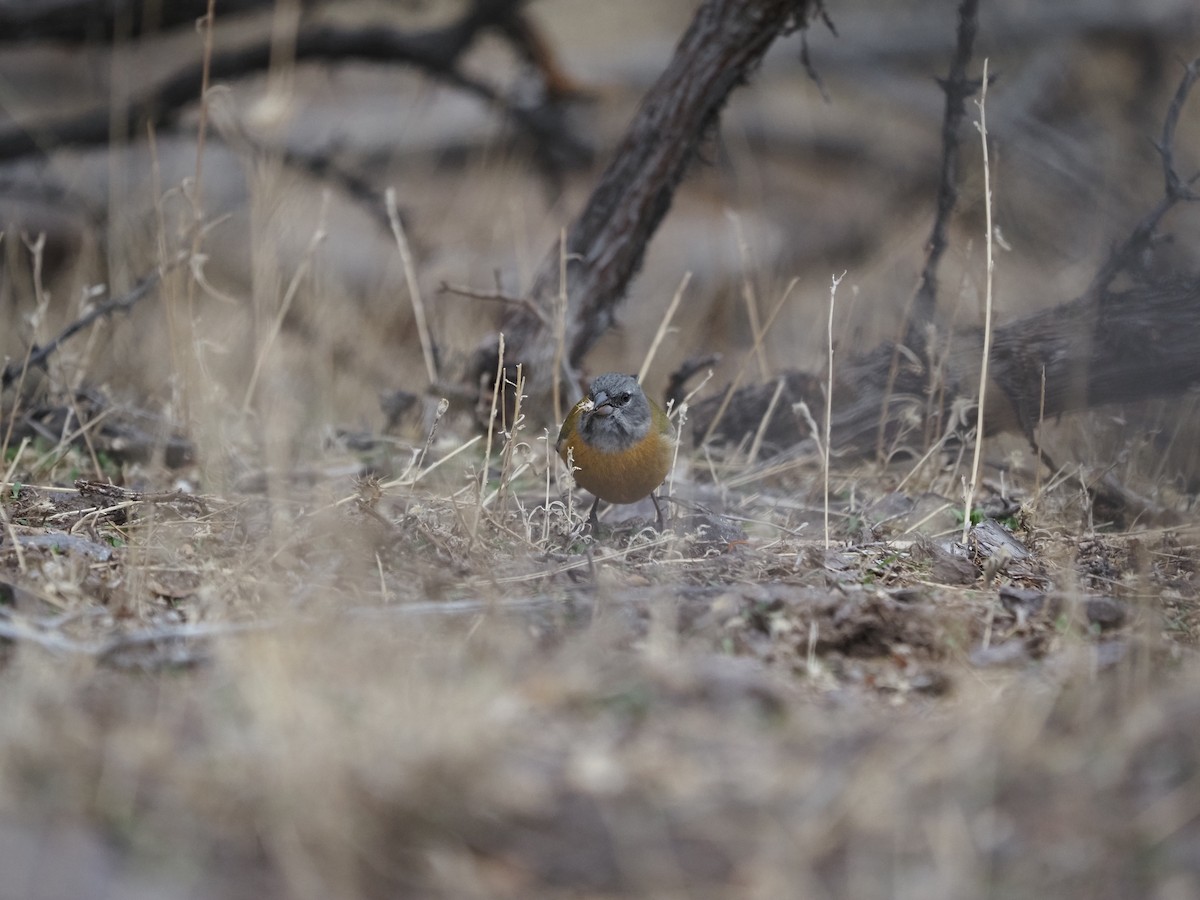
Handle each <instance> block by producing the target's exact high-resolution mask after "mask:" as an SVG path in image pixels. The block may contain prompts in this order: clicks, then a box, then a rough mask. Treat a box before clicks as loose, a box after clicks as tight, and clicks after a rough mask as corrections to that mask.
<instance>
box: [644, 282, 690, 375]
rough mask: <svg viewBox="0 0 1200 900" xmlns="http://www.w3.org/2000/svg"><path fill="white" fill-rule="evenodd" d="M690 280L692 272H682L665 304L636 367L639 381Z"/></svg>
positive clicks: (652, 359) (652, 358)
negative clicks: (669, 298)
mask: <svg viewBox="0 0 1200 900" xmlns="http://www.w3.org/2000/svg"><path fill="white" fill-rule="evenodd" d="M691 280H692V273H691V272H684V274H683V280H682V281H680V282H679V287H677V288H676V289H675V296H674V297H672V298H671V302H670V303H669V304H668V305H667V311H666V312H665V313H663V317H662V321H661V322H659V323H658V331H656V332H654V340H652V341H651V342H650V349H649V350H647V351H646V358H645V359H643V360H642V367H641V368H640V369H638V373H637V380H638V381H639V382H643V381H645V380H646V373H647V372H649V371H650V364H651V363H652V362H654V354H656V353H657V352H658V347H659V344H661V343H662V339H663V337H664V336H665V335H666V333H667V330H668V329H669V328H670V327H671V319H672V318H674V316H675V310H677V309H679V301H680V300H682V299H683V292H684V291H686V290H687V286H688V283H689V282H690V281H691Z"/></svg>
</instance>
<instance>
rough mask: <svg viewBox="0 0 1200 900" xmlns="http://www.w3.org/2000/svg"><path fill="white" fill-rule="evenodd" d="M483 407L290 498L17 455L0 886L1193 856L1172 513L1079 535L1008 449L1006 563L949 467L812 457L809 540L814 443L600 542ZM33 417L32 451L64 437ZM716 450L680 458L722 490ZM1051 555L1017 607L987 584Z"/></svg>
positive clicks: (958, 891) (936, 871) (968, 881)
mask: <svg viewBox="0 0 1200 900" xmlns="http://www.w3.org/2000/svg"><path fill="white" fill-rule="evenodd" d="M499 441H500V443H499V444H498V445H497V447H496V448H495V449H494V450H493V451H492V453H491V455H492V459H493V461H494V462H497V463H498V465H497V468H496V469H495V470H494V471H495V476H494V478H493V477H491V476H489V477H488V479H487V480H486V482H484V483H483V491H482V492H481V491H480V484H481V483H480V482H479V481H478V479H479V477H480V475H481V474H482V472H483V469H482V466H483V453H482V448H481V445H479V444H478V443H474V444H472V445H471V446H470V447H467V448H466V449H465V450H463V451H462V452H459V453H455V451H456V450H457V449H458V448H459V446H460V445H459V444H458V443H457V441H456V439H454V438H452V437H449V436H445V435H443V436H442V437H440V438H435V439H434V441H433V442H432V446H430V447H429V448H428V450H427V451H426V450H425V449H424V444H423V442H415V443H414V444H413V445H412V446H411V447H407V446H399V447H396V448H394V449H393V450H392V451H390V453H389V455H388V458H390V459H392V460H394V461H395V464H396V466H397V467H398V468H404V467H409V468H410V469H411V461H412V460H413V459H414V458H417V457H418V456H419V455H420V454H421V453H422V452H424V453H426V456H427V458H428V459H429V460H430V462H427V463H426V464H425V466H426V468H425V469H424V470H422V471H425V472H428V474H427V475H424V476H423V477H420V478H415V477H412V476H410V477H409V479H408V480H407V481H405V480H403V479H400V478H397V479H393V481H392V482H390V483H389V484H390V486H389V487H387V488H381V487H380V485H379V483H378V481H376V482H373V483H371V482H364V483H362V484H360V485H359V487H358V488H354V486H353V485H352V484H351V482H350V480H349V479H348V478H347V477H346V476H342V475H336V474H334V475H330V476H321V475H320V474H319V472H320V471H321V470H322V469H323V470H325V471H328V472H334V473H336V472H337V471H339V470H344V469H345V466H344V465H343V464H344V463H345V462H346V461H348V460H347V457H346V455H345V452H344V451H339V450H336V449H331V450H330V451H327V452H326V453H325V454H324V455H323V458H321V459H319V460H314V461H313V462H314V468H313V471H314V472H316V473H318V474H316V475H314V476H312V477H310V478H309V479H307V483H304V484H302V483H301V482H300V481H296V480H293V481H290V482H288V488H287V496H286V498H285V497H282V496H274V497H271V498H268V497H267V496H265V495H262V494H254V493H249V494H247V493H223V494H221V495H205V496H203V497H200V498H199V499H196V498H194V497H192V496H190V495H183V494H175V493H170V492H164V493H160V494H145V493H142V494H138V493H135V492H131V491H129V492H127V491H122V490H119V489H111V490H110V491H109V493H108V494H107V495H103V494H102V495H100V496H97V495H95V494H94V493H88V491H89V490H94V489H85V490H84V491H79V490H71V489H55V488H51V487H48V486H35V485H26V484H24V483H21V482H20V478H19V477H18V478H17V479H16V480H14V478H13V475H11V474H10V475H9V476H8V478H9V481H8V482H7V483H6V484H5V485H3V490H4V502H3V509H4V512H5V516H6V519H7V522H8V525H7V536H6V538H5V540H4V542H3V543H0V566H2V567H3V569H2V570H0V571H2V572H3V574H2V575H0V581H2V582H3V584H4V585H5V590H6V592H7V596H6V597H5V598H4V599H5V601H6V602H5V605H4V606H3V607H0V610H2V615H0V635H2V636H3V637H4V638H5V639H6V641H7V643H6V647H5V657H4V668H3V671H2V674H0V677H2V678H3V679H4V681H5V685H6V689H5V691H4V692H3V696H2V699H0V707H2V712H3V715H2V716H0V721H2V722H3V723H4V724H3V726H0V733H2V741H3V752H2V753H0V798H2V800H0V808H2V809H3V810H4V811H5V813H4V816H3V820H2V821H0V857H2V858H3V862H4V868H5V871H6V872H8V873H15V874H13V875H12V876H11V877H12V878H14V879H15V880H14V881H9V882H8V883H9V884H17V885H20V884H26V885H32V884H34V883H35V882H39V881H41V880H42V879H44V878H45V877H46V874H47V872H48V871H49V870H48V869H47V868H46V866H52V867H53V869H54V871H56V872H62V873H66V874H64V875H63V876H62V877H64V878H67V879H71V878H78V879H80V880H81V881H80V883H87V884H91V885H104V889H105V890H108V891H109V892H110V893H114V894H122V893H134V892H137V891H145V890H157V891H160V893H159V894H158V896H168V897H173V896H180V897H183V896H188V897H196V896H200V897H208V896H212V897H218V896H221V897H231V896H247V897H249V896H258V897H264V896H280V897H285V896H286V897H328V896H338V897H346V898H355V897H364V898H365V897H395V896H447V897H462V896H489V897H492V896H511V897H527V896H546V897H557V896H564V897H565V896H577V895H578V894H579V893H580V892H582V893H585V894H588V895H592V896H610V895H629V894H637V895H654V896H676V895H678V896H684V895H687V896H695V895H700V896H714V897H717V896H730V897H732V896H779V895H781V894H780V892H783V893H785V894H788V895H802V896H855V897H861V896H883V895H887V896H906V895H910V894H915V893H918V892H920V893H922V894H925V895H935V896H976V895H981V894H984V893H989V894H995V895H998V896H1028V895H1030V894H1032V893H1039V892H1040V891H1042V890H1045V889H1046V886H1047V885H1057V886H1058V888H1056V890H1057V891H1058V892H1059V894H1060V895H1062V896H1078V897H1085V896H1086V897H1123V896H1132V895H1149V894H1151V893H1152V892H1153V890H1155V889H1158V888H1160V887H1163V886H1165V888H1164V889H1166V888H1169V889H1171V890H1176V889H1178V890H1182V889H1184V888H1187V889H1188V890H1190V888H1191V887H1192V886H1193V885H1195V884H1200V882H1197V881H1196V878H1197V877H1198V873H1197V872H1196V870H1195V869H1194V867H1193V861H1194V859H1195V857H1194V856H1193V855H1191V854H1190V852H1189V850H1188V848H1190V847H1192V846H1193V843H1194V841H1195V840H1196V839H1197V837H1198V835H1197V832H1196V822H1197V819H1196V814H1197V813H1198V812H1200V806H1198V805H1197V804H1198V803H1200V788H1197V782H1196V780H1195V775H1194V772H1195V771H1196V767H1197V765H1198V764H1200V758H1197V751H1196V745H1195V742H1194V741H1192V740H1191V739H1190V737H1189V735H1190V734H1191V732H1192V731H1193V730H1194V729H1195V728H1196V727H1197V726H1200V705H1197V703H1196V701H1195V699H1194V691H1191V690H1190V688H1189V686H1188V682H1189V680H1190V678H1192V677H1194V675H1195V674H1196V671H1197V663H1196V661H1195V660H1194V652H1193V648H1194V647H1195V644H1196V640H1197V636H1198V635H1200V603H1198V602H1197V599H1196V591H1195V584H1194V568H1195V565H1196V560H1197V555H1198V550H1200V548H1198V546H1197V541H1196V530H1195V528H1194V527H1177V528H1170V529H1158V530H1154V529H1140V530H1137V531H1130V532H1125V533H1120V532H1107V533H1106V532H1104V531H1097V532H1093V533H1086V534H1084V533H1080V531H1079V529H1078V524H1077V523H1078V518H1079V515H1080V507H1079V492H1078V488H1077V486H1076V485H1074V484H1073V483H1072V481H1071V480H1069V479H1059V480H1058V481H1057V483H1053V482H1052V483H1051V484H1050V485H1047V486H1045V487H1043V492H1042V494H1041V496H1039V497H1038V498H1037V500H1038V505H1039V511H1038V512H1037V513H1034V512H1032V511H1031V509H1030V507H1029V505H1028V504H1029V501H1031V500H1032V499H1033V498H1032V494H1031V493H1027V492H1031V487H1029V488H1027V487H1023V486H1022V484H1021V483H1020V479H1017V481H1016V483H1013V482H1012V481H1008V482H1007V491H1008V494H1007V496H1006V497H1003V498H1001V497H999V496H997V495H996V494H995V493H994V492H993V494H992V495H991V496H990V497H989V498H988V502H989V503H994V504H1001V502H1002V501H1003V502H1005V503H1010V502H1015V503H1017V504H1021V503H1022V502H1024V506H1022V507H1021V509H1022V510H1023V511H1022V512H1020V513H1019V514H1018V516H1017V521H1018V523H1019V524H1018V526H1017V535H1018V537H1019V538H1020V539H1021V540H1022V541H1023V543H1024V544H1025V545H1026V546H1027V547H1028V548H1029V549H1030V551H1031V553H1032V555H1031V557H1030V558H1029V559H1027V560H1005V559H1001V560H1000V562H998V563H997V562H996V561H995V560H993V561H992V562H991V563H990V564H989V562H988V560H986V559H982V558H980V557H978V556H977V557H976V558H975V559H974V560H973V561H971V562H969V563H968V562H965V561H964V562H960V563H959V564H951V563H948V562H947V561H946V559H945V553H944V551H941V550H939V549H938V545H939V542H940V541H941V540H944V539H945V538H947V537H948V536H949V535H950V534H951V533H953V532H955V531H956V530H957V527H958V526H957V525H956V523H955V522H954V520H953V518H952V516H951V514H950V513H949V512H948V510H949V509H950V508H951V507H952V506H953V501H952V500H951V499H949V498H950V496H952V494H949V493H948V495H947V496H945V497H943V498H933V497H931V495H930V493H929V490H930V489H933V488H935V487H936V484H935V483H934V481H936V479H934V481H930V480H928V479H922V478H921V477H920V476H915V477H910V478H909V482H908V488H907V490H906V492H905V493H903V494H896V493H889V485H893V484H896V483H898V482H899V481H900V480H901V479H902V478H903V477H905V476H906V475H910V473H909V472H907V471H905V470H902V469H899V468H897V469H895V470H894V471H887V470H860V471H853V472H851V471H845V470H843V471H838V470H836V469H835V471H834V472H833V473H832V474H833V495H832V502H833V504H834V509H833V510H832V512H833V513H834V515H833V517H832V521H833V523H834V529H835V531H834V537H835V539H836V541H837V547H838V549H837V550H836V551H834V552H832V553H828V554H827V553H826V552H825V551H824V550H823V549H822V547H823V541H821V540H820V539H819V538H818V536H817V531H819V528H817V527H803V525H802V521H803V519H805V518H807V517H810V516H811V517H815V516H817V515H819V514H820V509H821V506H822V503H823V491H822V490H821V489H820V488H819V487H816V485H819V483H820V478H819V473H820V472H821V470H822V467H823V461H822V460H821V459H820V458H818V457H816V456H814V457H813V458H811V459H799V460H797V461H796V462H795V464H794V466H793V467H792V469H791V470H790V471H789V472H786V473H784V474H777V475H769V474H768V475H766V476H764V477H763V478H762V479H760V480H759V481H758V482H757V483H755V484H754V485H753V490H754V493H752V494H747V493H744V492H743V491H741V490H738V489H725V490H723V491H722V492H721V495H722V498H723V504H724V507H723V508H724V511H725V515H724V516H723V517H717V516H713V515H710V514H689V513H686V512H684V511H683V509H686V508H687V507H683V508H681V509H680V511H679V512H678V513H677V521H678V523H679V526H680V530H679V531H676V532H673V533H669V534H667V535H664V536H661V537H655V536H653V535H652V533H650V532H646V531H643V530H640V526H642V525H644V524H645V520H641V519H634V520H632V521H631V522H630V523H629V524H626V525H621V526H616V527H615V528H614V530H613V531H612V532H611V533H609V534H608V535H606V536H605V537H604V538H603V539H602V540H601V541H599V542H597V543H594V544H592V543H584V542H582V541H581V540H580V539H579V538H578V537H577V534H578V527H579V525H580V524H581V520H582V515H581V513H579V512H575V513H574V518H573V519H570V518H568V516H567V507H566V506H565V505H564V504H563V503H562V502H560V500H559V497H558V495H557V492H555V491H551V492H550V493H549V494H547V491H546V488H545V483H546V482H545V478H546V472H545V471H544V468H543V467H544V465H545V456H544V455H542V454H540V453H539V452H537V451H536V450H533V449H532V448H531V447H530V445H529V444H528V443H526V438H525V437H524V436H523V435H522V433H521V431H520V429H519V427H517V428H512V429H511V430H510V434H509V437H508V438H507V439H506V438H505V437H504V435H503V434H502V435H501V437H500V438H499ZM534 443H536V442H534ZM98 449H99V450H100V451H101V452H104V448H103V447H100V448H98ZM55 450H56V452H55V454H54V458H55V459H56V460H57V462H56V463H55V465H54V466H53V467H52V468H51V469H50V470H49V471H46V472H44V473H43V477H42V479H41V484H43V485H51V484H57V483H63V482H65V481H68V480H69V477H70V473H71V471H72V470H73V469H74V468H75V467H77V466H79V465H80V464H81V463H84V461H85V460H84V457H83V455H82V454H83V453H84V452H85V451H82V450H80V449H79V448H78V445H75V446H71V445H65V444H64V445H62V446H60V447H57V448H55ZM446 457H449V460H448V462H446V463H444V464H443V465H440V466H438V465H436V464H437V462H438V461H439V460H441V459H443V458H446ZM33 458H34V454H32V453H29V452H28V450H26V452H25V453H23V454H22V455H21V457H20V459H18V460H16V466H15V472H17V473H20V472H21V471H22V464H23V461H25V460H30V459H33ZM518 459H519V460H522V464H521V465H518V464H517V462H516V461H517V460H518ZM378 462H379V457H376V464H378ZM418 469H420V466H418ZM689 472H690V474H688V473H689ZM706 472H707V470H706V469H705V468H704V467H701V466H694V465H693V466H691V467H690V468H689V469H685V470H684V475H683V477H682V478H681V479H680V481H679V483H678V484H677V488H676V493H683V494H690V495H692V496H693V497H695V498H696V499H697V500H700V501H702V502H704V501H705V500H706V498H707V499H708V501H710V502H711V500H712V499H713V498H715V497H716V488H717V485H715V484H709V483H707V482H708V476H707V474H706ZM156 473H157V474H156ZM143 477H144V478H145V479H147V480H150V481H155V480H157V481H158V482H159V483H162V484H164V485H165V484H166V478H165V473H163V472H161V471H160V470H155V469H146V470H145V474H144V476H143ZM945 486H946V487H952V479H949V478H946V479H945ZM481 497H482V499H481ZM935 499H938V500H940V501H941V502H938V503H936V504H935V502H934V500H935ZM489 500H490V502H488V501H489ZM343 501H344V502H343ZM547 501H549V502H547ZM939 509H940V512H939ZM476 516H479V519H478V524H476V519H475V517H476ZM939 517H940V518H939ZM939 522H940V523H941V524H940V525H939V524H938V523H939ZM739 523H740V524H739ZM914 527H917V532H919V533H914V531H912V529H913V528H914ZM939 531H940V532H941V534H942V536H943V537H942V538H939V537H938V532H939ZM975 563H981V564H982V566H983V569H984V570H985V571H983V572H981V571H980V569H978V568H975V567H974V566H975ZM989 565H990V566H991V569H990V571H987V570H988V567H989ZM1051 584H1052V585H1053V586H1054V590H1053V591H1052V592H1051V593H1050V595H1048V596H1047V597H1046V598H1045V602H1044V604H1043V605H1041V606H1036V604H1035V605H1033V606H1030V607H1029V608H1027V609H1026V608H1023V607H1020V606H1019V604H1018V605H1017V606H1011V604H1010V605H1002V604H1001V602H1000V601H999V600H998V599H997V597H998V594H997V591H998V589H1000V588H1002V587H1004V586H1006V585H1011V586H1013V587H1021V586H1025V587H1030V586H1041V587H1048V586H1049V585H1051ZM1096 598H1103V604H1107V605H1103V604H1102V605H1101V606H1097V607H1095V608H1093V606H1094V605H1095V604H1096V603H1100V601H1099V600H1097V599H1096ZM1089 600H1090V601H1091V603H1089ZM1010 607H1011V608H1010ZM1113 610H1116V611H1117V612H1116V613H1115V615H1119V616H1120V617H1121V618H1120V619H1119V620H1118V619H1114V618H1112V617H1111V615H1113V614H1114V613H1113ZM33 844H37V845H41V846H46V847H52V848H55V849H54V851H53V855H52V856H51V857H47V856H46V854H41V855H37V856H33V857H30V856H27V855H23V854H22V853H21V848H23V847H27V846H31V845H33ZM214 868H215V870H216V871H217V872H218V874H217V875H215V876H212V875H211V873H212V872H213V870H214ZM23 879H24V880H23ZM93 889H94V890H98V889H99V888H93ZM9 895H11V896H14V897H15V896H21V895H22V894H21V893H20V892H19V891H18V892H16V893H11V894H5V895H4V896H9ZM1181 896H1182V894H1181Z"/></svg>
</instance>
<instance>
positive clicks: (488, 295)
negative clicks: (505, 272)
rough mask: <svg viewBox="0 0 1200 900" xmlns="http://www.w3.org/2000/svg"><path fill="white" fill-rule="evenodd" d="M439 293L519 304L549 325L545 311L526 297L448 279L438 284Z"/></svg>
mask: <svg viewBox="0 0 1200 900" xmlns="http://www.w3.org/2000/svg"><path fill="white" fill-rule="evenodd" d="M438 293H439V294H456V295H458V296H459V297H469V298H471V299H472V300H484V301H487V302H489V303H503V304H506V305H508V306H519V307H521V309H524V310H525V311H526V312H528V313H529V314H530V315H534V316H537V317H538V318H539V319H540V320H541V322H542V324H543V325H545V326H546V327H547V328H550V327H551V323H550V317H549V316H547V315H546V313H545V311H544V310H543V309H542V308H541V307H540V306H538V305H537V304H536V303H534V302H533V301H532V300H530V299H529V298H528V297H516V296H513V295H512V294H505V293H503V292H501V291H481V290H477V289H476V288H473V287H467V286H466V285H461V284H450V282H448V281H443V282H441V283H440V284H439V285H438Z"/></svg>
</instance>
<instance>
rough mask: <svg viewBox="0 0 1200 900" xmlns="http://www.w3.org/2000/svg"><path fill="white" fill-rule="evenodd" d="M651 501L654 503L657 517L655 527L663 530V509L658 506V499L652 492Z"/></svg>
mask: <svg viewBox="0 0 1200 900" xmlns="http://www.w3.org/2000/svg"><path fill="white" fill-rule="evenodd" d="M650 499H651V500H652V501H653V502H654V511H655V512H656V513H657V515H656V516H655V517H654V525H655V527H656V528H657V529H658V530H659V531H662V530H663V514H662V507H661V506H659V505H658V497H657V496H656V495H655V493H654V492H653V491H651V492H650Z"/></svg>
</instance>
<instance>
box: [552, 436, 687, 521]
mask: <svg viewBox="0 0 1200 900" xmlns="http://www.w3.org/2000/svg"><path fill="white" fill-rule="evenodd" d="M568 448H569V449H570V450H571V455H572V458H573V460H574V463H575V469H576V472H575V482H576V483H577V484H578V485H579V486H580V487H582V488H583V489H585V490H587V491H591V493H593V494H595V495H596V496H597V497H599V498H600V499H601V500H607V501H608V502H609V503H636V502H637V501H638V500H641V499H642V498H643V497H648V496H649V495H650V494H651V492H653V491H654V489H655V488H657V487H658V486H659V485H660V484H662V483H663V479H664V478H666V477H667V472H668V471H670V469H671V456H672V450H673V447H672V444H671V441H670V440H669V439H668V438H666V437H664V436H663V435H662V434H661V433H660V432H659V431H657V430H656V429H653V428H652V429H651V430H650V433H649V434H647V435H646V437H645V438H643V439H642V441H641V442H640V443H639V444H637V445H636V446H634V447H631V448H630V449H628V450H623V451H621V452H619V453H601V452H600V451H599V450H596V449H594V448H592V447H591V446H589V445H588V444H586V443H584V441H583V440H581V439H580V437H579V435H577V434H572V435H570V436H569V437H567V438H566V439H565V440H564V441H562V442H561V444H560V447H559V453H560V455H561V456H562V458H563V460H564V461H566V458H567V449H568Z"/></svg>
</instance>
